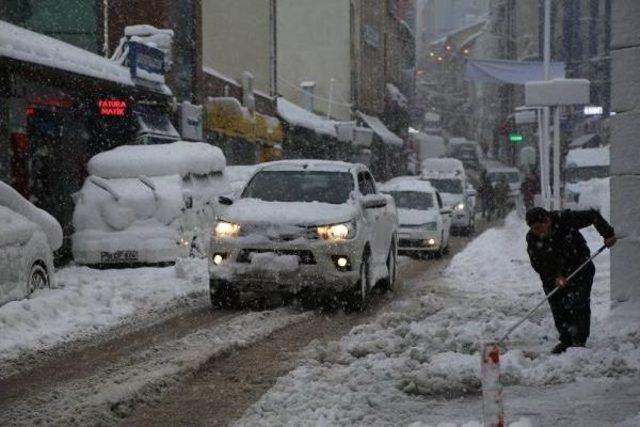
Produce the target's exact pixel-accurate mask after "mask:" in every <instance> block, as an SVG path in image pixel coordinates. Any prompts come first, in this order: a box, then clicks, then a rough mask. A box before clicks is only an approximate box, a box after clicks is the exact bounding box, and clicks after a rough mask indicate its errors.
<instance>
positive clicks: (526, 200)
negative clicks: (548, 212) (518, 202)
mask: <svg viewBox="0 0 640 427" xmlns="http://www.w3.org/2000/svg"><path fill="white" fill-rule="evenodd" d="M520 192H521V193H522V202H523V204H524V208H525V211H528V210H529V209H531V208H533V205H534V201H535V197H536V194H538V193H539V192H540V184H539V183H538V178H537V177H536V175H534V174H532V173H530V174H528V175H527V177H526V178H525V180H524V181H522V185H521V186H520Z"/></svg>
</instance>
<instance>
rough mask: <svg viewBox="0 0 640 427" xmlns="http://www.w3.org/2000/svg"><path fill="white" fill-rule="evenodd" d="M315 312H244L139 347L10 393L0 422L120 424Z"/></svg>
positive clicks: (0, 409) (3, 403)
mask: <svg viewBox="0 0 640 427" xmlns="http://www.w3.org/2000/svg"><path fill="white" fill-rule="evenodd" d="M311 316H313V313H311V312H307V313H295V312H292V311H291V310H287V309H279V310H272V311H263V312H254V313H248V314H243V315H238V316H236V317H233V318H232V319H230V320H229V321H226V322H223V323H220V324H218V325H216V326H214V327H212V328H204V329H200V330H197V331H196V332H193V333H191V334H189V335H186V336H184V337H182V338H179V339H175V340H171V341H168V342H166V343H163V344H161V345H156V346H153V347H150V348H147V349H145V350H142V351H138V352H136V353H134V354H132V355H131V356H129V357H126V358H124V359H123V360H121V361H120V362H118V363H116V364H114V365H110V366H107V367H103V368H100V369H99V370H97V371H96V372H95V373H93V374H92V375H90V376H88V377H85V378H81V379H75V380H71V381H68V382H64V383H62V384H61V385H59V386H58V387H55V388H54V389H53V390H52V389H50V388H49V389H46V388H45V389H43V390H42V391H39V392H36V393H34V394H29V395H26V396H24V397H23V398H21V399H17V400H16V399H11V396H7V397H8V398H7V399H3V402H2V403H1V405H2V406H0V425H34V424H54V425H96V424H112V423H115V422H117V420H118V419H120V418H122V417H126V416H127V415H128V414H129V413H130V412H131V411H132V410H133V408H134V407H135V406H136V405H138V404H140V403H142V402H146V401H150V400H155V399H158V398H159V397H160V396H161V395H162V393H163V392H164V391H166V390H167V389H168V388H170V387H172V386H173V385H175V384H177V383H179V382H181V381H182V380H183V379H184V378H185V376H188V375H189V374H192V373H194V372H195V371H196V370H197V369H198V368H199V367H200V366H202V365H203V364H205V363H206V362H208V361H210V360H212V359H215V358H217V357H222V356H224V355H226V354H228V353H229V352H230V351H232V350H234V349H238V348H243V347H246V346H248V345H250V344H251V343H253V342H256V341H258V340H261V339H264V338H266V337H267V336H269V335H270V334H272V333H273V332H275V331H278V330H280V329H283V328H285V327H287V326H289V325H292V324H294V323H297V322H300V321H303V320H305V319H308V318H309V317H311Z"/></svg>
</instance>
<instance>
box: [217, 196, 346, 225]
mask: <svg viewBox="0 0 640 427" xmlns="http://www.w3.org/2000/svg"><path fill="white" fill-rule="evenodd" d="M357 212H358V210H357V208H356V206H355V205H353V204H351V203H345V204H342V205H332V204H329V203H317V202H313V203H308V202H265V201H262V200H257V199H240V200H237V201H236V202H234V204H233V205H231V206H229V207H228V208H227V209H226V211H225V213H224V215H222V218H223V219H225V220H227V221H232V222H236V223H238V224H240V225H242V224H274V225H300V226H307V225H330V224H338V223H341V222H346V221H350V220H352V219H354V218H355V217H356V214H357Z"/></svg>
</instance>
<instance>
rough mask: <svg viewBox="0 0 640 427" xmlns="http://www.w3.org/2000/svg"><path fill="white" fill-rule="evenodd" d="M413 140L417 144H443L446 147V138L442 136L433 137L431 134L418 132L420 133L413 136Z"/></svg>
mask: <svg viewBox="0 0 640 427" xmlns="http://www.w3.org/2000/svg"><path fill="white" fill-rule="evenodd" d="M411 139H413V140H414V141H416V142H424V143H428V144H437V145H440V144H443V145H444V138H443V137H441V136H440V135H433V134H430V133H424V132H418V133H414V134H412V135H411Z"/></svg>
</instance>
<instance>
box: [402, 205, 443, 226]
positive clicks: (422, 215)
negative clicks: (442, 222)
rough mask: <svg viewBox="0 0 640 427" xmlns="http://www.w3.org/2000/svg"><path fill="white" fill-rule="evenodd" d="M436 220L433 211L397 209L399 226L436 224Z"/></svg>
mask: <svg viewBox="0 0 640 427" xmlns="http://www.w3.org/2000/svg"><path fill="white" fill-rule="evenodd" d="M437 220H438V217H437V214H436V212H435V211H433V210H428V211H422V210H417V209H398V223H399V224H400V226H403V225H422V224H426V223H428V222H436V221H437Z"/></svg>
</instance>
